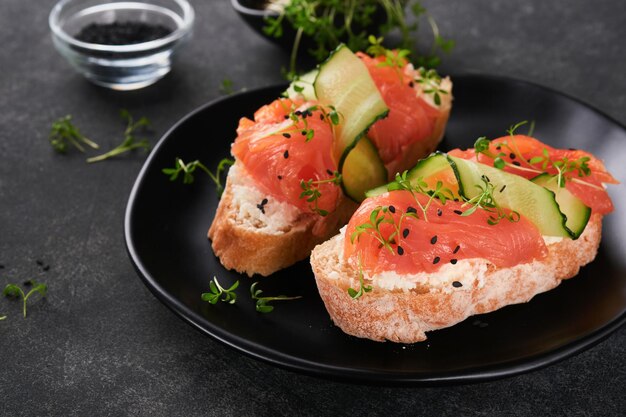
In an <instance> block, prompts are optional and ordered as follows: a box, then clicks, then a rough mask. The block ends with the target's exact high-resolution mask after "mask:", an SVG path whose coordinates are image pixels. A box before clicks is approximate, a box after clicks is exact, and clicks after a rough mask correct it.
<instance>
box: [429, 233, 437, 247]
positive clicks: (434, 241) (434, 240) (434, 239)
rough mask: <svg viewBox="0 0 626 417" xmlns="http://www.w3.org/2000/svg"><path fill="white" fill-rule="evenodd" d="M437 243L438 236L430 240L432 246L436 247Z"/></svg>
mask: <svg viewBox="0 0 626 417" xmlns="http://www.w3.org/2000/svg"><path fill="white" fill-rule="evenodd" d="M435 243H437V235H435V236H433V237H431V238H430V244H431V245H434V244H435Z"/></svg>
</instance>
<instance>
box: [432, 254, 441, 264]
mask: <svg viewBox="0 0 626 417" xmlns="http://www.w3.org/2000/svg"><path fill="white" fill-rule="evenodd" d="M440 260H441V259H440V258H439V257H438V256H435V259H433V265H436V264H438V263H439V261H440Z"/></svg>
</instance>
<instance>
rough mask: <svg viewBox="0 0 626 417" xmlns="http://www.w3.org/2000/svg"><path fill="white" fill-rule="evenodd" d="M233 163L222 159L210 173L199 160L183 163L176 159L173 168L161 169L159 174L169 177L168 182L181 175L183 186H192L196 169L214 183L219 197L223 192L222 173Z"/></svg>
mask: <svg viewBox="0 0 626 417" xmlns="http://www.w3.org/2000/svg"><path fill="white" fill-rule="evenodd" d="M234 163H235V161H234V160H232V159H229V158H224V159H222V160H221V161H220V162H219V163H218V164H217V168H216V169H215V172H211V170H210V169H209V168H207V166H206V165H204V164H203V163H202V162H200V161H199V160H197V159H196V160H195V161H192V162H188V163H185V161H183V160H182V159H180V158H176V159H175V160H174V167H173V168H163V169H162V170H161V172H163V173H164V174H165V175H167V176H169V177H170V181H176V180H177V179H178V177H179V175H180V174H182V175H183V184H193V182H194V180H195V178H194V176H193V174H194V172H195V171H196V169H200V170H201V171H204V172H205V173H206V174H207V175H208V176H209V178H211V180H212V181H213V183H215V188H216V191H217V193H218V194H219V195H222V193H223V192H224V185H223V184H222V177H223V174H224V172H226V170H227V169H228V167H230V166H232V165H233V164H234Z"/></svg>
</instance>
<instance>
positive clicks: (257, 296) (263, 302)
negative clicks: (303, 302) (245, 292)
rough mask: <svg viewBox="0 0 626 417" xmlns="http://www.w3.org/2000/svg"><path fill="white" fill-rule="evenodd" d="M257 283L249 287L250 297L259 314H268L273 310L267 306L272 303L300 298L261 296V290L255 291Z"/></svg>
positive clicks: (272, 307)
mask: <svg viewBox="0 0 626 417" xmlns="http://www.w3.org/2000/svg"><path fill="white" fill-rule="evenodd" d="M258 284H259V283H258V282H254V283H253V284H252V285H251V286H250V296H251V297H252V299H253V300H256V304H255V308H256V311H258V312H259V313H269V312H271V311H273V310H274V306H271V305H269V303H271V302H273V301H288V300H297V299H298V298H302V296H300V295H298V296H287V295H277V296H273V297H266V296H262V294H263V290H260V289H257V285H258Z"/></svg>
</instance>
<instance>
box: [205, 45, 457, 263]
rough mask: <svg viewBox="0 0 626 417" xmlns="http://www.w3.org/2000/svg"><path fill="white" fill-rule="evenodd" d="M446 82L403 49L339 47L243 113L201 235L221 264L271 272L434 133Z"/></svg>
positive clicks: (445, 111)
mask: <svg viewBox="0 0 626 417" xmlns="http://www.w3.org/2000/svg"><path fill="white" fill-rule="evenodd" d="M451 89H452V84H451V82H450V80H449V79H448V78H444V79H441V78H440V77H439V76H438V75H437V74H436V73H435V72H433V71H426V70H423V69H415V68H413V66H412V65H411V64H410V63H408V62H407V60H406V59H405V57H404V56H403V54H401V53H398V52H394V51H389V50H385V49H380V51H379V54H376V56H373V57H372V56H369V55H366V54H362V53H359V54H357V55H355V54H353V53H352V52H351V51H350V50H349V49H348V48H346V47H345V46H341V47H339V48H338V49H337V50H336V51H335V52H334V53H333V54H332V55H331V57H330V58H329V59H328V60H327V61H326V62H325V63H324V64H322V65H321V66H320V68H319V69H317V70H315V71H313V72H311V73H309V74H307V75H306V76H304V77H303V78H302V79H300V80H298V81H296V82H294V83H292V85H291V86H290V87H289V89H288V90H287V94H286V97H284V98H279V99H277V100H275V101H274V102H272V103H270V104H267V105H265V106H263V107H261V108H260V109H259V110H258V111H257V112H256V113H255V114H254V119H253V120H250V119H248V118H245V117H244V118H242V119H241V120H240V122H239V127H238V129H237V138H236V139H235V142H234V143H233V145H232V154H233V156H234V157H235V164H234V165H233V166H232V167H231V169H230V171H229V174H228V177H227V182H226V187H225V191H224V193H223V195H222V198H221V201H220V203H219V206H218V209H217V213H216V215H215V219H214V221H213V223H212V225H211V227H210V229H209V233H208V236H209V238H210V239H211V240H212V246H213V250H214V252H215V254H216V255H217V256H218V257H219V258H220V262H221V263H222V264H223V265H224V266H225V267H226V268H229V269H235V270H237V271H238V272H242V273H246V274H248V275H253V274H261V275H269V274H272V273H273V272H275V271H277V270H279V269H282V268H284V267H287V266H289V265H291V264H293V263H295V262H296V261H299V260H302V259H305V258H306V257H308V256H309V254H310V252H311V250H312V249H313V247H314V246H315V245H316V244H318V243H321V242H323V241H325V240H327V239H328V238H330V237H331V236H333V235H334V234H336V233H337V232H338V230H339V228H340V227H341V226H343V225H344V224H346V223H347V221H348V220H349V219H350V216H351V215H352V214H353V213H354V211H355V210H356V208H357V207H358V204H357V203H356V202H358V201H361V200H363V198H364V197H365V191H366V190H368V189H371V188H373V187H376V186H379V185H381V184H385V183H386V182H387V181H388V180H389V179H390V178H393V176H394V175H395V173H396V172H398V171H399V170H404V169H407V168H408V167H410V166H413V165H414V164H415V163H416V162H417V160H418V159H419V158H422V157H424V156H426V155H428V154H429V153H430V152H432V151H433V150H434V149H435V148H436V147H437V144H438V143H439V141H440V140H441V138H442V136H443V133H444V129H445V125H446V122H447V120H448V116H449V114H450V108H451V102H452V94H451Z"/></svg>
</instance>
